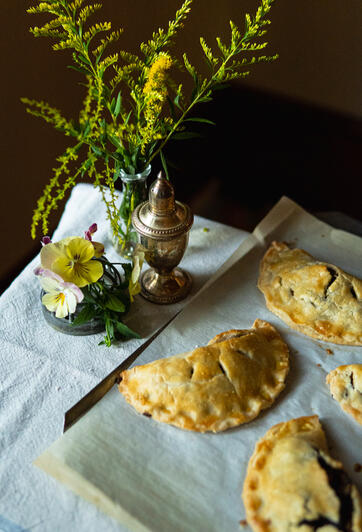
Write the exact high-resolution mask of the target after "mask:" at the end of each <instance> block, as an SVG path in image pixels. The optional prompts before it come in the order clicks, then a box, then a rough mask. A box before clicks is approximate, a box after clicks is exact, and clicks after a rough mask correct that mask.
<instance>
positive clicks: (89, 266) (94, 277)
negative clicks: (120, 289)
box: [40, 237, 103, 287]
mask: <svg viewBox="0 0 362 532" xmlns="http://www.w3.org/2000/svg"><path fill="white" fill-rule="evenodd" d="M94 256H95V249H94V246H93V244H92V242H90V241H89V240H85V239H84V238H80V237H69V238H64V239H63V240H60V241H59V242H57V243H56V244H47V245H45V246H44V247H43V248H42V250H41V252H40V259H41V265H42V267H43V268H46V269H49V270H51V271H53V272H54V273H57V274H58V275H60V276H61V277H62V279H63V280H64V281H66V282H70V283H74V284H75V285H77V286H79V287H83V286H86V285H88V284H91V283H95V282H96V281H98V279H99V278H100V277H102V275H103V266H102V264H101V263H100V262H99V261H97V260H92V259H93V257H94Z"/></svg>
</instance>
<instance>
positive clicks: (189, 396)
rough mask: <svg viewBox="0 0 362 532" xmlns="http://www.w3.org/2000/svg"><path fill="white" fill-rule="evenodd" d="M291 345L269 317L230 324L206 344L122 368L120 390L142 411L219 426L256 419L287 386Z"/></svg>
mask: <svg viewBox="0 0 362 532" xmlns="http://www.w3.org/2000/svg"><path fill="white" fill-rule="evenodd" d="M288 370H289V351H288V348H287V346H286V344H285V343H284V341H283V340H282V338H281V337H280V335H279V333H278V332H277V331H276V330H275V329H274V327H272V325H270V324H269V323H267V322H265V321H261V320H256V321H255V322H254V324H253V328H252V329H250V330H231V331H227V332H223V333H221V334H219V335H217V336H215V338H213V339H212V340H211V341H210V342H209V344H208V345H207V346H204V347H198V348H196V349H193V350H192V351H188V352H186V353H182V354H180V355H174V356H171V357H169V358H161V359H159V360H155V361H154V362H150V363H149V364H145V365H144V366H135V367H133V368H131V369H129V370H127V371H123V372H122V373H121V379H122V380H121V382H120V384H119V391H120V392H121V393H122V394H123V395H124V397H125V398H126V400H127V401H128V402H129V403H130V404H131V405H132V406H133V407H134V408H135V409H136V410H137V411H138V412H141V413H142V414H145V415H146V416H152V417H153V418H154V419H156V420H157V421H163V422H165V423H170V424H171V425H175V426H176V427H180V428H182V429H188V430H195V431H198V432H206V431H212V432H219V431H222V430H225V429H229V428H231V427H235V426H237V425H240V424H241V423H246V422H248V421H250V420H252V419H254V418H255V417H256V416H257V415H258V414H259V412H260V410H262V409H264V408H267V407H269V406H270V405H271V404H272V403H273V402H274V400H275V398H276V397H277V396H278V394H279V393H280V392H281V391H282V389H283V388H284V386H285V384H284V383H285V378H286V376H287V373H288Z"/></svg>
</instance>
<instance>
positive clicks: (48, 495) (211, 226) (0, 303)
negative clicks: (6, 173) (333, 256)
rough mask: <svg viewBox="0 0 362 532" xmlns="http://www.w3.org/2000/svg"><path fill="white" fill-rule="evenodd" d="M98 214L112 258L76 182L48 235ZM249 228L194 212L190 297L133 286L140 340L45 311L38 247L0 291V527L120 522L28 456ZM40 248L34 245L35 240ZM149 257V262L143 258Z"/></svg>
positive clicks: (94, 205)
mask: <svg viewBox="0 0 362 532" xmlns="http://www.w3.org/2000/svg"><path fill="white" fill-rule="evenodd" d="M94 222H95V223H97V225H98V232H97V233H96V234H95V240H97V241H99V242H103V243H104V244H105V247H106V256H107V258H108V259H109V260H110V261H115V262H120V258H119V256H118V255H117V254H116V252H115V251H114V249H113V247H112V245H111V241H110V238H109V234H108V233H109V230H108V227H109V223H108V221H107V216H106V211H105V208H104V204H103V203H102V202H101V200H100V196H99V193H98V191H97V190H96V189H94V188H93V187H92V186H91V185H86V184H81V185H77V186H76V187H75V188H74V189H73V191H72V194H71V197H70V199H69V201H68V202H67V204H66V207H65V210H64V213H63V215H62V218H61V220H60V223H59V226H58V228H57V230H56V231H55V233H54V235H53V236H52V240H53V241H57V240H60V239H61V238H64V237H66V236H76V235H79V236H83V235H84V231H86V230H87V229H88V227H89V226H90V225H91V224H92V223H94ZM246 236H247V233H246V232H244V231H241V230H238V229H235V228H232V227H228V226H225V225H222V224H219V223H216V222H212V221H210V220H206V219H204V218H200V217H198V216H196V217H195V221H194V225H193V227H192V229H191V232H190V241H189V246H188V249H187V251H186V254H185V256H184V258H183V260H182V262H181V267H182V268H184V269H186V270H187V271H189V272H190V273H191V275H192V277H193V280H194V284H193V288H192V291H191V294H190V295H189V296H188V298H187V299H186V300H184V301H182V302H180V303H177V304H174V305H166V306H159V305H154V304H152V303H149V302H147V301H145V300H144V299H143V298H142V297H141V296H137V298H136V301H135V303H134V305H133V307H132V309H131V312H130V314H129V316H128V317H127V324H128V325H129V326H130V327H132V328H134V329H135V330H137V332H138V333H139V334H140V335H141V339H140V340H129V341H127V342H123V343H120V344H118V345H116V346H112V347H111V348H107V347H104V346H98V343H99V342H100V341H101V340H102V336H103V335H102V333H100V334H97V335H94V336H86V337H77V336H68V335H64V334H61V333H58V332H56V331H54V330H53V329H51V328H50V327H49V326H48V325H47V324H46V323H45V321H44V318H43V315H42V309H41V303H40V288H39V283H38V280H37V279H36V277H35V276H34V274H33V270H34V268H35V267H36V266H37V265H38V264H39V256H37V257H35V258H34V260H33V261H32V262H31V263H30V264H29V265H28V266H27V267H26V268H25V269H24V270H23V272H22V273H21V274H20V275H19V276H18V277H17V278H16V279H15V280H14V282H13V283H12V284H11V285H10V287H9V288H8V289H7V290H6V291H5V292H4V293H3V295H2V296H1V298H0V430H1V432H0V458H1V459H0V532H2V531H6V532H9V531H10V532H15V531H21V530H24V529H25V530H41V531H48V530H49V531H57V530H60V531H63V530H64V531H67V532H68V531H83V530H84V531H87V532H89V531H101V530H102V531H107V532H108V531H116V530H117V531H119V530H123V528H122V527H121V526H120V525H119V524H117V523H116V522H115V521H113V520H112V519H111V518H109V517H107V516H106V515H104V514H103V513H101V512H100V511H99V510H97V509H96V508H95V507H94V506H92V505H90V504H88V503H87V502H85V501H84V500H82V499H80V498H79V497H77V496H76V495H74V494H73V493H71V492H70V491H69V490H67V489H66V488H65V487H63V486H62V485H60V484H58V483H56V482H55V480H53V479H52V478H51V477H48V476H47V475H46V474H45V473H43V472H42V471H40V470H39V469H38V468H36V467H35V466H33V465H32V462H33V460H34V459H35V458H36V457H37V456H38V455H39V454H40V453H41V452H42V451H43V450H44V449H46V448H47V447H48V446H49V445H50V444H51V443H52V442H53V441H54V440H56V439H57V438H58V437H59V436H60V434H61V432H62V427H63V421H64V413H65V412H66V411H67V410H68V409H69V408H70V407H71V406H72V405H73V404H75V403H76V402H77V401H78V400H79V399H80V398H82V397H83V396H84V395H85V394H86V393H87V392H88V391H89V390H91V389H92V388H93V387H94V386H95V385H96V384H97V383H98V382H99V381H100V380H102V379H103V378H104V377H105V376H106V375H108V374H109V373H110V372H111V371H112V370H113V369H114V368H115V367H117V366H118V365H119V364H120V363H121V362H122V361H123V360H125V359H126V358H127V357H128V356H129V355H130V354H131V353H132V352H134V351H135V350H136V349H137V348H138V347H139V346H140V345H142V343H144V342H145V341H146V340H147V339H148V338H149V337H150V336H152V334H153V333H154V332H156V331H157V330H158V329H159V328H160V327H161V326H162V325H163V324H164V323H166V322H167V321H168V320H169V319H171V318H172V317H173V316H174V315H176V313H177V312H179V311H180V310H181V309H182V308H183V307H184V306H185V305H186V304H187V302H188V301H190V300H191V299H192V297H193V295H194V294H195V293H197V292H198V291H199V290H200V288H201V287H202V286H204V285H205V283H206V281H207V280H208V279H210V278H211V277H212V276H213V275H214V274H215V273H216V271H217V270H218V268H219V267H220V266H221V265H222V264H223V263H224V262H225V261H226V259H228V258H229V257H230V256H231V255H232V254H233V252H234V251H235V249H236V248H237V247H238V246H239V245H240V243H241V242H242V240H243V239H244V238H245V237H246ZM39 248H40V246H39ZM146 267H147V265H146Z"/></svg>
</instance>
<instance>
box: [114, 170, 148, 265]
mask: <svg viewBox="0 0 362 532" xmlns="http://www.w3.org/2000/svg"><path fill="white" fill-rule="evenodd" d="M150 173H151V165H148V166H147V168H146V169H145V170H143V172H140V173H139V174H127V173H126V172H124V171H123V170H121V171H120V175H119V176H120V178H121V181H122V185H123V186H122V194H123V195H122V201H121V205H120V207H119V224H118V234H114V233H113V237H112V241H113V245H114V247H115V249H116V251H117V253H118V254H119V255H121V257H124V258H127V259H130V258H132V254H133V252H134V250H135V247H136V244H137V233H136V231H135V230H134V228H133V225H132V212H133V211H134V209H135V208H136V207H137V206H138V205H139V204H140V203H142V202H143V201H146V200H147V177H148V176H149V175H150Z"/></svg>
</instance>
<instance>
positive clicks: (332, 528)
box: [242, 416, 362, 532]
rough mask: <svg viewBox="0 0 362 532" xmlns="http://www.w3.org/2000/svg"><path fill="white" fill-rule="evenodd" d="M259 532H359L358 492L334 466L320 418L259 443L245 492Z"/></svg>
mask: <svg viewBox="0 0 362 532" xmlns="http://www.w3.org/2000/svg"><path fill="white" fill-rule="evenodd" d="M242 497H243V501H244V505H245V509H246V518H247V521H248V524H249V525H250V526H251V527H252V529H253V531H256V532H309V531H316V530H320V531H321V532H322V531H323V532H337V531H340V532H361V530H362V508H361V498H360V495H359V493H358V490H357V488H356V487H355V486H354V485H353V484H351V482H350V481H349V479H348V477H347V475H346V474H345V472H344V471H343V467H342V464H341V463H340V462H339V461H337V460H334V459H333V458H332V457H331V456H330V455H329V454H328V450H327V443H326V438H325V435H324V432H323V430H322V427H321V425H320V423H319V420H318V417H317V416H307V417H301V418H297V419H292V420H290V421H287V422H285V423H279V424H278V425H275V426H274V427H272V428H271V429H270V430H268V432H267V433H266V434H265V435H264V436H263V437H262V438H261V439H260V440H259V441H258V442H257V444H256V447H255V450H254V453H253V455H252V456H251V458H250V460H249V464H248V469H247V474H246V478H245V482H244V487H243V494H242Z"/></svg>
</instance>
